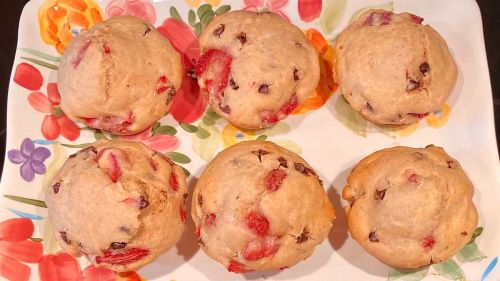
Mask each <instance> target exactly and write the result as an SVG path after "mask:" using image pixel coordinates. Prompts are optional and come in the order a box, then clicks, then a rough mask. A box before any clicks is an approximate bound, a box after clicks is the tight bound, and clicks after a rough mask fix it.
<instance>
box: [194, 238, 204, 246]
mask: <svg viewBox="0 0 500 281" xmlns="http://www.w3.org/2000/svg"><path fill="white" fill-rule="evenodd" d="M196 242H198V244H200V246H202V247H205V242H203V240H202V239H201V237H200V238H198V239H196Z"/></svg>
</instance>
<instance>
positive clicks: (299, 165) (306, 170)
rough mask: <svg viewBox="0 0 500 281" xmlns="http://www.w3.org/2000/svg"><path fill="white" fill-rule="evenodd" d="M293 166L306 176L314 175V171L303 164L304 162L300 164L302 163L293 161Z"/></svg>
mask: <svg viewBox="0 0 500 281" xmlns="http://www.w3.org/2000/svg"><path fill="white" fill-rule="evenodd" d="M293 166H294V168H295V170H296V171H297V172H299V173H302V174H304V175H306V176H307V175H309V174H312V175H316V172H314V171H313V170H312V169H310V168H308V167H306V166H304V164H302V163H297V162H294V163H293Z"/></svg>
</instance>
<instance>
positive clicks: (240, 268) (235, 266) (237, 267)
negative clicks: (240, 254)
mask: <svg viewBox="0 0 500 281" xmlns="http://www.w3.org/2000/svg"><path fill="white" fill-rule="evenodd" d="M227 270H228V271H229V272H234V273H244V272H249V271H250V270H248V269H247V268H246V267H245V265H244V264H241V263H239V262H237V261H235V260H231V261H230V262H229V265H228V266H227Z"/></svg>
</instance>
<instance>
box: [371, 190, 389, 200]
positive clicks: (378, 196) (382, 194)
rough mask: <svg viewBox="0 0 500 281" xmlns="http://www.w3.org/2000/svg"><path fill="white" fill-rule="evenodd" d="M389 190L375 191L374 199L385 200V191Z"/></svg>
mask: <svg viewBox="0 0 500 281" xmlns="http://www.w3.org/2000/svg"><path fill="white" fill-rule="evenodd" d="M386 190H387V189H384V190H376V191H375V194H373V199H375V200H384V197H385V191H386Z"/></svg>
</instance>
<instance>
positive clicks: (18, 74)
mask: <svg viewBox="0 0 500 281" xmlns="http://www.w3.org/2000/svg"><path fill="white" fill-rule="evenodd" d="M13 80H14V82H16V84H18V85H19V86H21V87H23V88H26V89H28V90H30V91H38V90H40V88H41V87H42V84H43V77H42V74H41V73H40V70H38V69H37V68H36V67H34V66H32V65H31V64H29V63H25V62H22V63H20V64H18V65H17V66H16V71H15V72H14V78H13Z"/></svg>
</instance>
